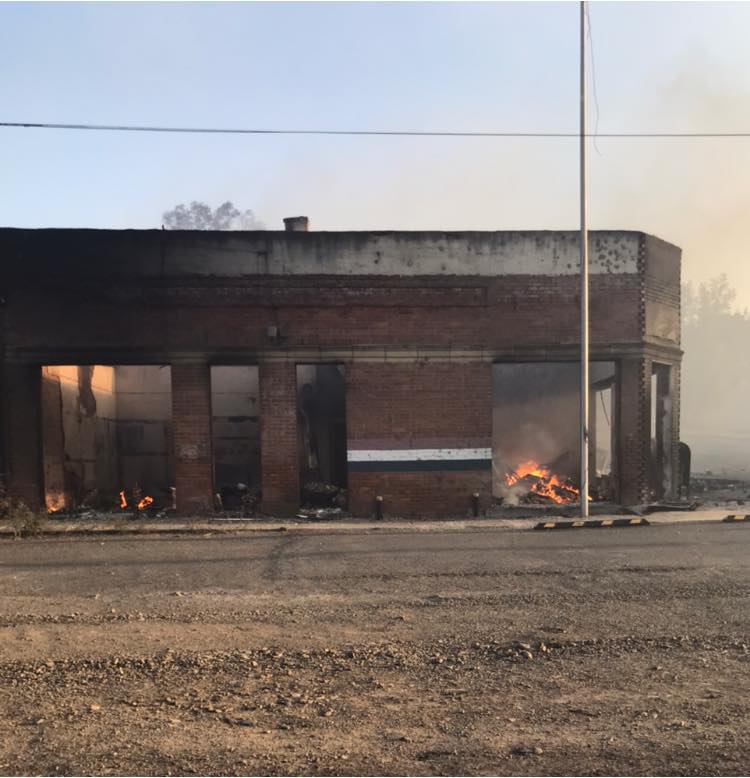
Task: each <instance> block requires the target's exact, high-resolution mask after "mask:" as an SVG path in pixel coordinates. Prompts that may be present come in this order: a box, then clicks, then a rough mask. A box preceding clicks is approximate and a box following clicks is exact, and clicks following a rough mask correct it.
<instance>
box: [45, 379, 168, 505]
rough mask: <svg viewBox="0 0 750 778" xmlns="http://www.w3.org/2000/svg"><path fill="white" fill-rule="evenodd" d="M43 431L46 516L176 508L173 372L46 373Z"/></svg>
mask: <svg viewBox="0 0 750 778" xmlns="http://www.w3.org/2000/svg"><path fill="white" fill-rule="evenodd" d="M42 430H43V435H42V453H43V468H44V489H45V501H46V505H47V509H48V510H49V511H53V512H56V511H60V510H68V511H72V510H78V509H82V508H86V509H96V510H105V511H106V510H116V511H123V510H126V511H134V512H140V511H148V512H150V513H153V512H155V511H160V510H166V509H170V508H172V507H173V503H174V491H173V484H174V456H173V444H172V387H171V374H170V369H169V367H168V366H158V365H125V366H109V365H50V366H46V367H43V368H42Z"/></svg>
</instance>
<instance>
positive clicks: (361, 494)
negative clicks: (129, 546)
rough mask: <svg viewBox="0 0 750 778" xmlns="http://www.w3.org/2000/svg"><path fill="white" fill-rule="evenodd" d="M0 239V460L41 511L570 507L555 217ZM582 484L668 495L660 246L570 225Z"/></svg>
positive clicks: (570, 305) (565, 251)
mask: <svg viewBox="0 0 750 778" xmlns="http://www.w3.org/2000/svg"><path fill="white" fill-rule="evenodd" d="M285 226H286V229H285V230H283V231H258V232H203V231H189V232H188V231H164V230H123V231H116V230H58V229H48V230H19V229H4V230H0V244H1V246H2V256H3V260H4V273H3V279H4V281H3V290H2V316H3V320H2V333H3V338H2V348H3V372H2V399H3V405H2V412H3V436H2V457H3V463H2V464H3V472H4V474H5V486H6V488H7V490H8V492H9V494H10V495H11V496H13V497H17V498H19V499H21V500H23V501H24V502H26V503H28V504H29V505H32V506H46V508H47V509H48V510H49V511H52V512H54V511H60V510H75V509H76V508H78V507H80V506H82V505H91V506H94V507H97V508H112V509H117V508H118V507H119V508H123V509H124V508H126V507H127V508H128V509H134V510H137V509H139V508H140V509H151V508H159V509H162V510H168V509H172V508H174V509H175V510H177V511H178V512H180V513H182V514H188V515H189V514H197V513H210V512H215V511H219V510H225V511H226V510H250V511H258V512H262V513H263V514H268V515H279V516H281V515H289V514H293V513H296V512H297V511H298V510H299V509H300V506H302V505H313V506H315V505H335V506H339V507H341V508H342V509H346V510H348V511H350V512H351V513H352V514H353V515H356V516H368V515H374V514H376V513H380V512H382V514H384V515H401V516H435V515H456V516H464V515H467V514H470V513H471V512H472V511H476V510H480V511H481V510H485V509H486V508H487V506H488V505H490V504H491V502H492V501H493V500H494V501H495V503H502V504H504V505H516V504H536V505H553V504H558V503H560V504H565V503H574V502H577V501H578V500H579V499H580V495H579V493H578V470H579V464H578V444H577V441H578V425H579V417H578V364H577V362H578V359H579V353H578V342H579V294H578V272H579V265H578V233H575V232H315V231H311V230H309V229H308V221H307V219H306V218H304V217H295V218H292V219H287V220H285ZM590 263H591V268H590V272H591V283H590V288H591V360H592V362H591V387H590V389H591V413H590V419H589V425H590V430H591V437H590V440H591V444H590V452H589V456H590V469H591V473H592V478H591V482H592V483H591V498H592V499H593V500H594V501H605V502H618V503H621V504H636V503H642V502H645V501H648V500H652V499H667V498H670V497H673V496H674V495H675V493H676V491H677V479H678V458H679V454H678V452H679V387H680V359H681V351H680V250H679V249H678V248H677V247H675V246H673V245H670V244H668V243H666V242H664V241H662V240H660V239H658V238H655V237H652V236H650V235H646V234H643V233H640V232H626V231H603V232H592V233H591V234H590Z"/></svg>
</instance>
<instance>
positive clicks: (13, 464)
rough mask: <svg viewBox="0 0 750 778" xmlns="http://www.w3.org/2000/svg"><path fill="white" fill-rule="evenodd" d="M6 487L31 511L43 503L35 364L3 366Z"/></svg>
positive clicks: (38, 383) (39, 374) (38, 377)
mask: <svg viewBox="0 0 750 778" xmlns="http://www.w3.org/2000/svg"><path fill="white" fill-rule="evenodd" d="M3 384H4V402H3V416H4V424H3V433H4V436H5V454H6V468H7V473H6V474H5V479H6V488H7V490H8V494H9V495H10V496H11V497H14V498H16V499H18V500H22V501H23V502H24V503H26V504H27V505H28V506H29V507H31V508H39V507H41V505H42V504H43V499H42V493H43V477H42V432H41V388H42V371H41V367H40V366H39V365H22V364H13V363H6V364H5V365H4V367H3Z"/></svg>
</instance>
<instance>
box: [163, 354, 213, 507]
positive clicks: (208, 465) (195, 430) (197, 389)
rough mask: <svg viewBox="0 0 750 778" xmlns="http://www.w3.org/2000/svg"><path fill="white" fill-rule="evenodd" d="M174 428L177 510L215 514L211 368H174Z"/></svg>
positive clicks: (174, 365) (179, 366)
mask: <svg viewBox="0 0 750 778" xmlns="http://www.w3.org/2000/svg"><path fill="white" fill-rule="evenodd" d="M172 427H173V430H174V449H175V486H176V487H177V510H178V511H179V512H180V513H186V514H200V513H205V512H208V511H211V510H213V457H212V451H211V372H210V369H209V366H208V365H207V364H205V363H204V364H181V363H179V362H178V363H175V364H173V365H172Z"/></svg>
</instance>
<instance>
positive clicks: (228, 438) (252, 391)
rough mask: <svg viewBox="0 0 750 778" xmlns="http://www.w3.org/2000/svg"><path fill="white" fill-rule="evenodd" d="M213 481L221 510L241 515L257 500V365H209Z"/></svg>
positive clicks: (253, 506)
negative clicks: (237, 512)
mask: <svg viewBox="0 0 750 778" xmlns="http://www.w3.org/2000/svg"><path fill="white" fill-rule="evenodd" d="M211 409H212V410H211V413H212V420H211V421H212V424H211V427H212V435H213V455H214V485H215V489H216V492H217V494H218V496H219V498H218V500H217V503H218V505H219V507H220V508H221V509H223V510H224V511H232V512H234V511H239V512H241V514H242V515H249V514H252V513H254V512H255V510H256V509H257V507H258V505H259V503H260V488H261V475H260V411H259V400H258V368H257V367H256V366H254V365H227V366H219V365H215V366H212V367H211Z"/></svg>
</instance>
